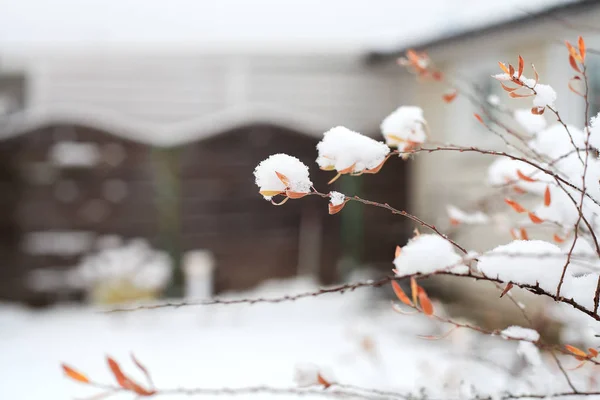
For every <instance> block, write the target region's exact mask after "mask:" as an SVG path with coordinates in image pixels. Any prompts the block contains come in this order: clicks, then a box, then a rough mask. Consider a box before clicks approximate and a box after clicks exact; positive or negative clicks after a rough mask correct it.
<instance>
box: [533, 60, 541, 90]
mask: <svg viewBox="0 0 600 400" xmlns="http://www.w3.org/2000/svg"><path fill="white" fill-rule="evenodd" d="M531 69H533V74H534V78H535V85H537V84H538V81H539V80H540V75H539V74H538V72H537V69H535V65H533V64H531ZM535 85H533V86H535Z"/></svg>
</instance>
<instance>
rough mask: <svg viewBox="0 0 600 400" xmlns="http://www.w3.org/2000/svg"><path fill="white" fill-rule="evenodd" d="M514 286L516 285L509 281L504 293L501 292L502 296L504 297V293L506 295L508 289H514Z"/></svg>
mask: <svg viewBox="0 0 600 400" xmlns="http://www.w3.org/2000/svg"><path fill="white" fill-rule="evenodd" d="M513 286H514V285H513V284H512V282H508V285H506V287H505V288H504V290H503V291H502V293H501V294H500V298H502V297H504V295H505V294H506V293H508V291H509V290H510V289H512V288H513Z"/></svg>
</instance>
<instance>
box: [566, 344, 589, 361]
mask: <svg viewBox="0 0 600 400" xmlns="http://www.w3.org/2000/svg"><path fill="white" fill-rule="evenodd" d="M565 348H566V349H567V350H568V351H569V352H570V353H572V354H574V355H576V356H577V357H581V359H585V358H587V353H586V352H585V351H583V350H581V349H578V348H577V347H575V346H571V345H570V344H566V345H565Z"/></svg>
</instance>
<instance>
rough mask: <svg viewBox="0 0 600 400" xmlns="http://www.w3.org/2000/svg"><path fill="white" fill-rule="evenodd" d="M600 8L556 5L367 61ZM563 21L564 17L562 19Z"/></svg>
mask: <svg viewBox="0 0 600 400" xmlns="http://www.w3.org/2000/svg"><path fill="white" fill-rule="evenodd" d="M596 6H600V0H579V1H575V2H570V3H565V4H559V5H555V6H553V7H550V8H546V9H544V10H542V11H539V12H535V13H526V14H524V15H523V16H521V17H516V18H513V19H509V20H506V21H502V22H498V23H494V24H491V25H487V26H484V27H480V28H475V29H468V30H465V31H459V32H456V33H454V34H451V35H448V36H442V37H439V38H436V39H433V40H428V41H424V42H421V43H418V42H417V43H414V44H413V45H410V46H404V47H399V48H398V49H396V50H391V51H372V52H370V53H368V54H367V57H366V61H367V62H368V63H371V64H374V63H380V62H385V61H390V60H394V59H396V58H397V57H399V56H400V55H402V54H404V53H405V52H406V50H408V49H417V50H423V49H431V48H432V47H438V46H444V45H448V44H450V43H454V42H457V41H460V40H464V39H468V38H471V37H474V36H479V35H484V34H488V33H494V32H497V31H501V30H505V29H512V28H516V27H519V26H522V25H525V24H527V23H529V22H532V21H538V20H542V19H545V18H552V19H555V20H557V19H558V14H569V13H575V12H577V13H579V12H582V11H586V10H588V9H590V8H593V7H596ZM560 19H562V16H561V17H560Z"/></svg>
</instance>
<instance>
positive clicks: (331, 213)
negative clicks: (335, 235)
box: [329, 202, 346, 215]
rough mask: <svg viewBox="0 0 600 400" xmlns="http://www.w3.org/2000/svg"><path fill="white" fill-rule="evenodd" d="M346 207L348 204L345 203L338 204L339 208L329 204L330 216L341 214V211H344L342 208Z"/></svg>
mask: <svg viewBox="0 0 600 400" xmlns="http://www.w3.org/2000/svg"><path fill="white" fill-rule="evenodd" d="M345 205H346V202H343V203H342V204H338V205H337V206H334V205H333V204H331V203H329V215H333V214H337V213H339V212H340V211H342V208H344V206H345Z"/></svg>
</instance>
